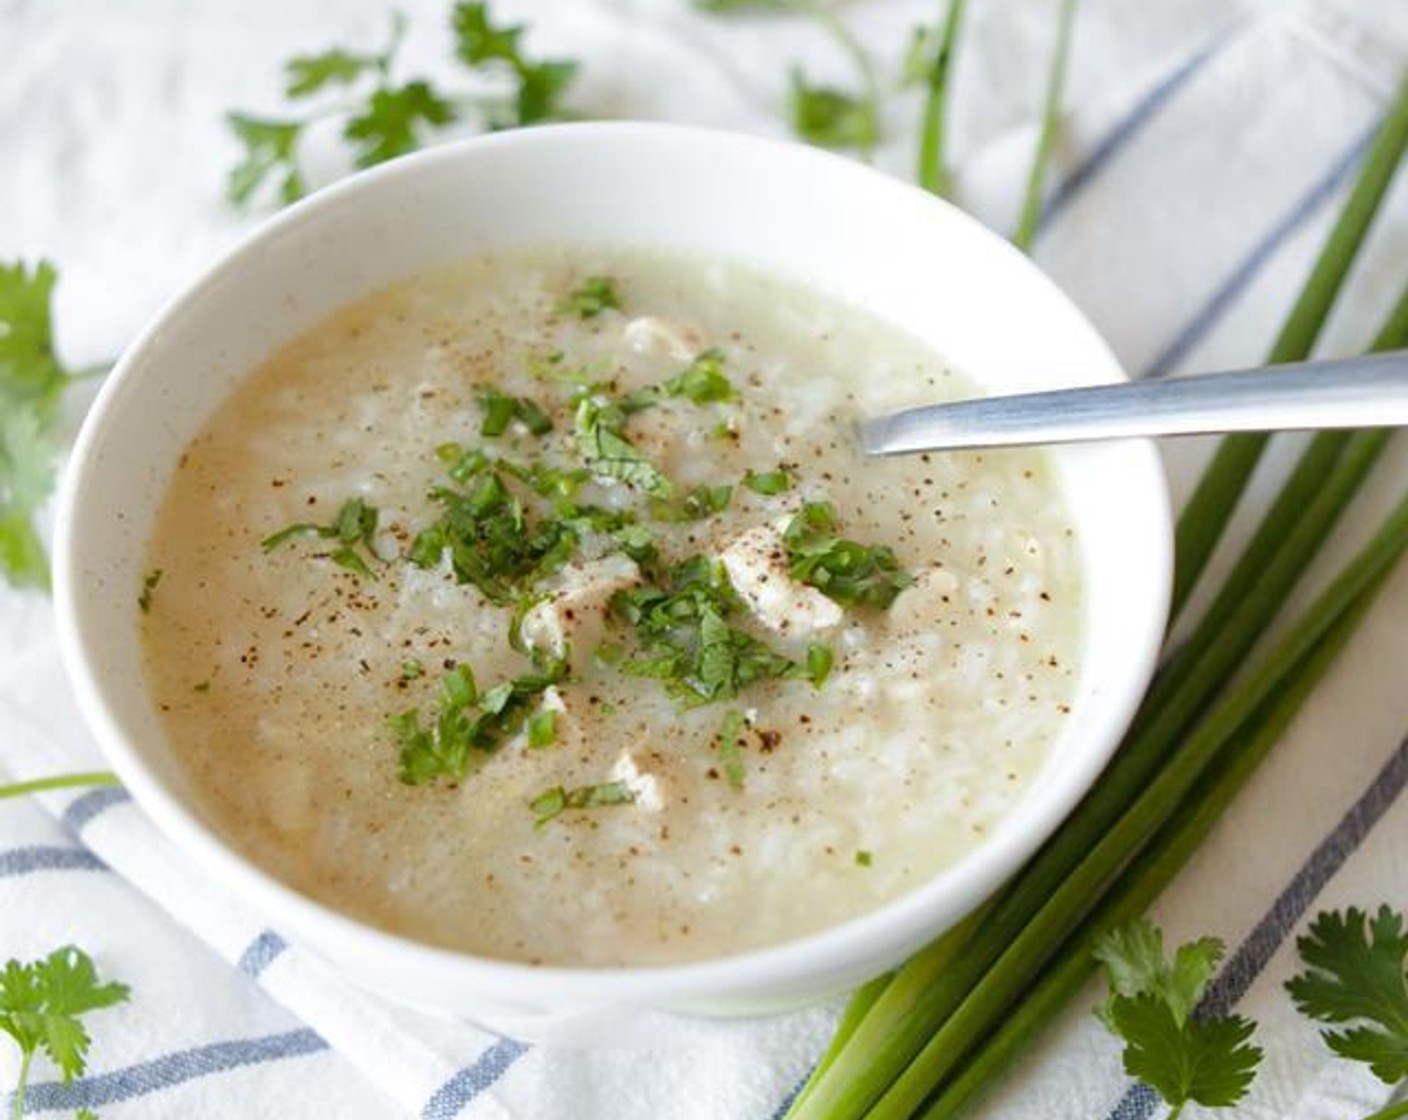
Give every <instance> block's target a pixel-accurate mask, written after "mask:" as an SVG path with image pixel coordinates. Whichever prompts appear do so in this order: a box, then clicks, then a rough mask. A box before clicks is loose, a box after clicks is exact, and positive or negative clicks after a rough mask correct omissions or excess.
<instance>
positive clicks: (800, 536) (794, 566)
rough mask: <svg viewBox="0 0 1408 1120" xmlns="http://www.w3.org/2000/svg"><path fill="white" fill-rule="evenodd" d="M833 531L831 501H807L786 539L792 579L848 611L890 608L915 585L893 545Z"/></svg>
mask: <svg viewBox="0 0 1408 1120" xmlns="http://www.w3.org/2000/svg"><path fill="white" fill-rule="evenodd" d="M835 530H836V511H835V510H834V509H832V508H831V505H830V503H828V502H808V503H807V504H806V505H804V506H803V507H802V508H801V510H800V511H799V512H798V513H797V515H796V516H795V517H793V518H792V520H791V521H790V522H789V523H788V525H787V528H786V530H785V531H784V532H783V535H782V539H783V542H784V543H785V544H786V546H787V555H788V558H789V561H790V564H789V568H790V570H791V573H792V577H793V578H794V579H799V580H801V581H802V582H803V583H806V584H810V585H811V586H812V587H815V588H816V589H817V590H818V591H820V592H821V593H822V594H823V595H825V596H827V597H828V598H830V599H834V600H835V601H836V602H838V603H840V604H841V605H842V606H846V607H856V606H872V607H888V606H889V605H890V604H891V603H892V602H894V599H895V596H896V595H898V594H899V593H900V592H901V591H902V590H904V588H906V587H908V586H909V585H910V584H911V583H913V582H914V579H913V577H912V576H911V575H910V574H909V573H908V572H906V571H904V569H902V568H901V567H900V565H899V561H898V560H896V559H895V554H894V553H893V552H892V551H891V550H890V548H889V546H887V545H864V544H860V543H858V542H857V541H852V540H846V539H845V538H844V537H840V536H837V535H836V533H835Z"/></svg>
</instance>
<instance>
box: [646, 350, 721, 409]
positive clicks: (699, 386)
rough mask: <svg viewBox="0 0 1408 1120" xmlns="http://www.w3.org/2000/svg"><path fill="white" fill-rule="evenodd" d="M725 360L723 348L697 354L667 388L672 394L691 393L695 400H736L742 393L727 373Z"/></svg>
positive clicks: (670, 380) (664, 387) (671, 380)
mask: <svg viewBox="0 0 1408 1120" xmlns="http://www.w3.org/2000/svg"><path fill="white" fill-rule="evenodd" d="M724 361H725V358H724V352H723V351H722V350H718V349H709V350H705V351H703V352H702V353H699V354H696V355H695V356H694V360H693V361H692V362H690V363H689V365H688V366H686V367H685V368H684V369H683V370H681V371H680V372H679V373H677V374H676V375H675V376H674V377H671V378H670V379H669V380H668V381H666V382H665V383H664V385H663V389H664V391H665V392H666V393H668V394H669V395H670V396H672V397H687V398H688V399H689V400H691V401H693V402H694V403H695V404H709V403H712V402H714V401H731V400H734V399H736V398H737V396H738V393H737V392H736V391H735V389H734V387H733V383H732V382H731V381H729V379H728V376H727V375H726V374H725V373H724Z"/></svg>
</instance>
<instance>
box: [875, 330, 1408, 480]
mask: <svg viewBox="0 0 1408 1120" xmlns="http://www.w3.org/2000/svg"><path fill="white" fill-rule="evenodd" d="M1400 425H1408V350H1397V351H1393V352H1390V353H1384V354H1370V355H1369V356H1367V357H1363V358H1346V359H1339V360H1335V361H1318V362H1300V363H1296V364H1290V365H1280V366H1272V367H1269V368H1267V369H1259V370H1239V371H1237V372H1234V373H1209V374H1202V375H1199V376H1197V377H1176V378H1169V379H1167V380H1161V381H1131V382H1121V383H1118V384H1114V385H1095V386H1090V387H1087V388H1079V389H1057V390H1055V391H1053V392H1045V393H1022V394H1018V395H1016V396H1007V397H983V398H979V399H976V400H968V401H957V402H955V403H952V404H938V405H928V406H925V407H923V408H911V409H906V410H905V411H903V412H895V413H891V414H890V415H888V416H877V417H875V418H873V419H870V420H866V421H863V422H862V423H861V425H860V433H861V445H862V446H863V447H864V449H865V452H866V454H868V455H903V454H907V453H910V452H916V451H951V450H956V449H958V448H969V447H1006V446H1015V445H1018V444H1031V443H1076V442H1081V441H1085V440H1098V439H1126V438H1129V437H1138V436H1184V435H1205V434H1208V433H1210V432H1273V431H1294V430H1299V429H1315V428H1393V427H1398V426H1400Z"/></svg>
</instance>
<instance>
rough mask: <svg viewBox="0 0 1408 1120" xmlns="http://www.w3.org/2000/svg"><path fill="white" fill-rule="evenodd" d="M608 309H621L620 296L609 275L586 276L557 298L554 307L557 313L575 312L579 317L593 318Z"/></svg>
mask: <svg viewBox="0 0 1408 1120" xmlns="http://www.w3.org/2000/svg"><path fill="white" fill-rule="evenodd" d="M608 309H609V310H613V311H619V310H620V309H621V297H620V295H619V294H617V292H616V284H615V282H614V281H613V280H612V279H611V277H609V276H588V277H587V278H586V279H585V280H583V281H582V282H581V284H579V285H578V286H577V287H576V288H574V289H573V290H572V291H570V292H568V293H567V295H565V296H564V297H563V298H562V299H561V300H559V301H558V303H557V306H556V308H555V310H556V311H557V313H558V314H559V315H568V314H575V315H576V316H577V318H579V319H595V318H596V317H597V316H598V315H600V314H601V313H602V312H603V311H606V310H608Z"/></svg>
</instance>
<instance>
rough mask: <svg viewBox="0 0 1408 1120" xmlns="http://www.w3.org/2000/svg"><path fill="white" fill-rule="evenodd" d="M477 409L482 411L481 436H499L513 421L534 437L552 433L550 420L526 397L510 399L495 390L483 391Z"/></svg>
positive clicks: (534, 402)
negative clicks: (517, 422)
mask: <svg viewBox="0 0 1408 1120" xmlns="http://www.w3.org/2000/svg"><path fill="white" fill-rule="evenodd" d="M479 407H480V408H482V409H483V410H484V420H483V423H482V424H481V425H480V428H479V434H480V435H482V436H489V437H495V436H501V435H503V434H504V432H506V431H507V430H508V426H509V425H510V424H511V423H513V421H515V420H518V421H520V422H521V423H522V424H523V426H524V427H525V428H527V429H528V431H530V432H531V433H532V434H533V435H535V436H543V435H547V433H548V432H550V431H552V418H551V417H549V416H548V414H547V413H546V412H544V411H543V409H542V408H541V407H540V406H539V405H538V404H537V402H536V401H533V400H530V399H529V398H528V397H510V396H509V395H507V394H506V393H502V392H500V391H499V390H497V389H493V388H489V389H485V390H484V391H483V392H482V393H480V395H479Z"/></svg>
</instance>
